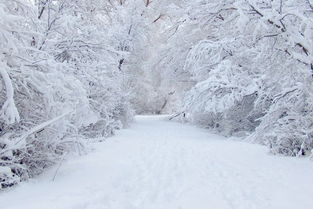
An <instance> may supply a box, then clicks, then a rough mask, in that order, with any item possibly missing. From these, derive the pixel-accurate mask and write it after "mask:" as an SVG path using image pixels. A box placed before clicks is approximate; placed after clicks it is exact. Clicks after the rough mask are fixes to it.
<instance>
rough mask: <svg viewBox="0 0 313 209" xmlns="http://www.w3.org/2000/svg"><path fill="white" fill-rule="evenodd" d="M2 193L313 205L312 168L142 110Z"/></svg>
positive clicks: (99, 202) (197, 204)
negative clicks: (83, 151) (102, 138)
mask: <svg viewBox="0 0 313 209" xmlns="http://www.w3.org/2000/svg"><path fill="white" fill-rule="evenodd" d="M56 169H57V167H56V168H54V169H51V170H50V171H48V172H47V173H45V174H44V175H42V176H41V177H39V178H37V179H34V180H31V181H30V182H27V183H22V184H21V185H19V186H18V187H16V188H15V189H13V190H11V191H8V192H5V193H0V208H1V209H226V208H227V209H256V208H259V209H268V208H272V209H289V208H290V209H296V208H301V209H312V208H313V201H312V196H313V186H312V185H313V166H312V162H310V161H309V160H307V159H299V158H286V157H277V156H270V155H268V154H267V152H266V148H264V147H262V146H259V145H253V144H248V143H242V142H238V141H232V140H227V139H226V138H223V137H220V136H216V135H213V134H209V133H208V132H207V130H203V129H198V128H195V127H192V126H188V125H184V124H179V123H175V122H169V121H166V120H164V117H156V116H140V117H137V122H136V123H135V124H134V125H133V126H132V127H131V128H129V129H126V130H122V131H120V132H119V133H118V134H117V135H116V136H115V137H112V138H109V139H108V140H107V141H106V142H103V143H98V144H95V151H94V152H92V153H90V154H88V155H85V156H82V157H78V158H76V159H72V160H71V161H68V162H65V163H63V164H62V165H61V167H60V169H59V171H58V173H57V176H56V178H55V180H54V181H52V179H53V176H54V174H55V170H56Z"/></svg>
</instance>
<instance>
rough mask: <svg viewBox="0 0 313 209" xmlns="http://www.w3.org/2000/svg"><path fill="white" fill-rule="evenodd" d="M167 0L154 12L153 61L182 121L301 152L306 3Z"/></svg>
mask: <svg viewBox="0 0 313 209" xmlns="http://www.w3.org/2000/svg"><path fill="white" fill-rule="evenodd" d="M172 2H173V3H175V4H169V6H168V7H167V9H166V10H165V9H163V10H162V11H163V13H162V21H163V22H162V23H160V22H161V21H160V22H159V21H158V22H156V24H157V23H158V24H159V25H163V28H162V33H161V35H160V37H161V38H159V40H163V43H164V44H163V45H160V46H159V47H158V50H159V53H158V55H157V56H155V59H156V60H157V61H155V63H157V67H156V68H159V69H162V70H160V71H162V72H165V75H166V76H163V77H162V78H165V81H163V82H166V80H167V82H172V83H174V84H173V85H172V86H174V91H175V92H176V93H178V94H180V96H179V97H183V99H182V102H180V103H181V105H182V110H181V111H182V112H183V113H184V114H181V115H182V116H185V118H184V120H186V119H187V120H188V121H191V122H194V123H197V124H199V125H201V126H204V127H207V128H211V129H214V130H216V131H219V132H221V133H223V134H226V135H237V136H238V135H240V136H243V135H248V138H247V139H248V140H251V141H254V142H258V143H262V144H265V145H268V146H269V147H270V149H271V152H273V153H275V154H276V153H279V154H284V155H291V156H297V155H306V154H309V153H310V151H311V149H312V148H313V138H312V128H313V123H312V119H311V117H310V116H312V115H313V109H312V99H313V95H312V71H313V64H312V63H313V56H312V54H313V47H312V46H313V21H312V20H313V19H312V17H313V6H312V4H311V3H310V1H307V0H297V1H291V0H290V1H289V0H288V1H280V0H274V1H260V0H239V1H237V0H236V1H235V0H226V1H221V0H214V1H211V0H195V1H178V2H175V1H172ZM159 27H162V26H159ZM182 86H184V88H182ZM168 91H172V89H171V88H168ZM179 92H180V93H179ZM185 92H186V93H185ZM178 104H179V103H178Z"/></svg>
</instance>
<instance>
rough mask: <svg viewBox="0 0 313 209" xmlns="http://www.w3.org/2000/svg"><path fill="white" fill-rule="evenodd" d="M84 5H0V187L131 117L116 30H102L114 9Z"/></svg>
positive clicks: (0, 0) (42, 1)
mask: <svg viewBox="0 0 313 209" xmlns="http://www.w3.org/2000/svg"><path fill="white" fill-rule="evenodd" d="M88 2H89V1H88ZM88 2H86V1H63V0H60V1H54V0H53V1H51V0H38V1H26V0H17V1H6V0H0V25H1V27H0V80H1V82H0V189H3V188H6V187H9V186H12V185H14V184H16V183H18V182H19V181H21V180H26V179H28V178H30V177H32V176H35V175H38V174H40V173H41V172H42V171H43V170H44V169H45V168H47V167H49V166H51V165H53V164H55V163H56V162H58V161H59V160H60V159H62V158H64V156H65V155H66V154H67V153H69V152H73V151H82V150H83V147H84V145H85V143H86V140H85V139H86V138H87V137H106V136H109V135H112V134H113V133H114V130H116V129H120V128H122V127H123V126H126V125H127V124H128V123H129V122H130V121H131V119H132V115H133V111H132V108H131V105H130V103H129V97H130V96H129V93H128V89H127V86H126V85H125V84H124V83H123V79H122V78H123V76H125V75H123V73H122V72H121V71H120V69H119V66H118V65H119V60H120V57H121V56H127V55H125V53H124V52H123V51H121V50H120V49H119V48H118V46H117V45H118V43H116V40H115V39H114V35H119V33H120V31H118V30H116V28H110V27H108V28H105V27H103V25H106V24H107V25H108V24H109V22H108V21H109V20H110V18H111V16H113V15H116V17H118V13H117V12H116V11H115V10H114V8H115V7H118V6H121V5H118V4H116V5H115V4H110V2H102V3H101V2H100V1H99V2H95V1H90V2H89V3H88ZM116 24H122V22H118V21H117V22H116ZM95 31H97V32H95ZM112 34H113V35H112ZM113 39H114V40H113ZM112 40H113V41H114V42H115V43H116V45H113V44H110V41H112Z"/></svg>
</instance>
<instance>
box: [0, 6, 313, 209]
mask: <svg viewBox="0 0 313 209" xmlns="http://www.w3.org/2000/svg"><path fill="white" fill-rule="evenodd" d="M312 81H313V1H312V2H311V1H310V0H192V1H189V0H0V190H5V189H7V188H10V187H12V186H14V185H16V184H18V183H20V182H23V181H26V180H29V179H31V178H33V177H37V176H38V175H39V174H42V173H43V172H44V171H46V170H47V169H50V168H51V167H53V166H55V165H57V164H59V163H60V162H61V161H63V160H64V159H67V160H68V161H71V157H68V156H72V155H77V154H78V155H83V154H87V153H88V152H89V151H90V144H92V143H99V142H103V141H107V140H108V141H110V137H111V136H113V135H115V134H116V133H118V132H119V130H121V129H124V128H126V129H127V128H130V127H132V124H133V123H134V118H135V115H169V120H171V121H176V122H179V123H181V124H192V125H196V126H198V127H200V128H203V129H204V130H205V129H206V130H205V131H207V132H210V133H214V134H218V135H221V136H224V137H228V138H232V137H235V138H238V139H239V140H240V141H243V142H244V143H252V144H260V145H263V146H265V147H267V150H268V152H269V153H270V154H269V155H274V157H278V158H279V157H282V156H285V157H284V158H286V157H287V158H286V159H287V160H291V161H292V160H293V159H294V158H291V157H296V158H297V157H298V158H299V157H302V158H306V157H307V158H310V157H311V158H312V149H313V85H312ZM104 143H105V142H104ZM0 208H1V206H0ZM233 208H236V207H233ZM237 208H239V207H237ZM115 209H117V208H115ZM127 209H128V208H127ZM163 209H167V208H163Z"/></svg>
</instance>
